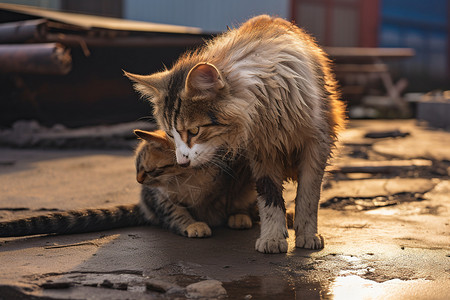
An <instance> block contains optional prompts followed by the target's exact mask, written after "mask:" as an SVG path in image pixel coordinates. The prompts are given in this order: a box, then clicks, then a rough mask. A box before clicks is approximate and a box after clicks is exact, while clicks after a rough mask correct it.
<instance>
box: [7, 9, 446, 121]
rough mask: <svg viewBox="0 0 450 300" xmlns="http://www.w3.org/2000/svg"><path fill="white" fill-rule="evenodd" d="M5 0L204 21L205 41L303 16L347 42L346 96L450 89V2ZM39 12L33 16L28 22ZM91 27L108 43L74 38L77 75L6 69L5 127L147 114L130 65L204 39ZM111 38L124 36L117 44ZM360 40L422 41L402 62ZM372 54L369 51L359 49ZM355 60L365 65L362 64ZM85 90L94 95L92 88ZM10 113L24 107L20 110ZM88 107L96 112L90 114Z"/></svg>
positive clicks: (331, 43) (167, 60) (145, 67)
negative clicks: (249, 23)
mask: <svg viewBox="0 0 450 300" xmlns="http://www.w3.org/2000/svg"><path fill="white" fill-rule="evenodd" d="M0 2H1V3H11V4H21V5H29V6H37V7H41V8H47V9H50V10H57V11H64V12H75V13H81V14H88V15H98V16H105V17H113V18H121V19H127V20H135V21H147V22H153V23H162V24H171V25H181V26H190V27H197V29H198V28H200V29H201V31H202V32H201V33H197V34H196V38H197V39H198V43H201V42H202V39H205V38H206V39H207V38H210V37H211V36H212V35H214V34H216V33H219V32H222V31H225V30H227V27H234V26H238V25H239V24H240V23H242V22H243V21H245V20H246V19H248V18H250V17H252V16H255V15H259V14H270V15H274V16H279V17H282V18H285V19H287V20H293V21H295V22H296V23H297V24H298V25H299V26H301V27H303V28H304V29H305V30H306V31H307V32H309V33H310V34H312V35H313V36H315V38H316V39H317V41H318V42H319V44H320V45H322V46H324V47H326V48H327V50H328V51H329V53H330V54H332V56H333V51H331V49H332V48H334V50H336V49H339V51H337V52H338V53H341V56H340V57H341V58H342V57H344V60H342V59H341V60H340V59H339V56H336V55H334V56H333V57H332V58H333V59H334V60H335V61H336V63H337V65H336V68H335V70H336V74H337V76H338V79H339V81H340V83H341V86H342V91H343V94H344V99H345V100H346V101H348V102H349V104H350V105H355V106H358V105H361V104H362V105H365V104H364V103H365V102H364V101H365V100H371V101H372V102H376V104H378V103H381V102H382V101H385V102H386V103H387V104H388V106H389V104H390V103H392V102H395V101H397V100H396V99H398V98H399V96H400V94H402V95H403V94H404V93H405V92H428V91H430V90H435V89H441V90H448V89H450V46H449V45H450V36H449V32H450V22H449V18H450V0H428V1H423V0H226V1H225V0H96V1H92V0H3V1H1V0H0ZM5 16H6V15H3V17H5ZM8 16H11V14H10V13H9V14H8ZM1 17H2V15H0V23H4V22H11V21H20V20H22V19H21V17H20V18H17V19H15V18H13V19H11V20H10V19H8V18H9V17H5V18H4V19H1ZM30 18H31V19H34V18H35V17H30ZM30 18H28V17H25V19H27V20H28V19H30ZM60 21H64V20H60ZM120 21H123V20H120ZM61 30H62V29H61ZM87 30H88V31H89V29H87ZM56 31H58V30H56ZM100 31H102V30H100ZM113 31H114V30H113ZM56 33H58V32H56ZM62 33H64V32H62ZM91 34H93V36H95V39H96V38H100V40H102V41H103V42H105V43H104V44H103V45H99V44H98V41H97V40H95V39H94V40H92V42H94V43H95V44H89V43H88V44H87V46H88V50H89V51H90V55H86V51H85V50H86V49H83V47H82V46H83V44H82V43H78V44H77V43H75V45H73V43H72V44H70V45H66V46H68V47H70V48H71V55H72V60H73V68H72V70H71V71H70V73H69V74H67V75H64V76H47V77H46V76H37V75H27V74H19V75H17V76H16V75H14V74H0V75H1V76H0V77H1V78H2V82H3V85H0V88H1V89H0V91H1V92H0V97H1V98H3V100H4V101H3V102H2V104H1V105H0V108H1V109H0V111H3V115H2V118H1V119H2V120H1V121H2V124H3V125H5V124H9V123H11V122H12V121H14V120H15V119H17V118H37V119H39V121H41V122H44V123H46V124H53V123H55V122H61V123H64V124H68V125H70V126H80V125H83V124H98V123H102V122H103V123H112V122H117V121H126V120H129V119H131V118H133V117H135V116H136V115H138V114H137V113H136V112H145V113H148V112H147V108H146V107H147V106H146V105H144V104H143V103H142V102H140V103H139V104H137V103H135V102H136V101H135V99H136V94H135V93H134V91H132V88H131V84H130V83H129V82H128V81H127V80H126V79H124V78H123V76H122V73H121V69H126V70H128V71H131V72H135V73H151V72H154V71H157V70H159V69H160V68H161V66H162V65H163V64H165V65H170V64H171V62H172V61H173V60H175V59H176V57H178V56H179V54H181V53H182V52H184V51H185V50H186V49H188V48H192V47H193V46H194V44H193V43H192V42H191V43H189V44H183V43H182V42H178V43H177V44H176V45H175V44H174V43H173V41H172V42H169V40H168V39H163V40H161V39H160V40H158V41H159V42H158V45H157V46H155V45H153V44H152V43H155V40H152V41H150V40H149V39H148V36H147V35H142V36H139V34H140V33H139V34H138V35H137V36H136V40H140V41H146V42H145V43H144V44H145V45H140V46H136V45H135V44H129V43H128V42H126V41H125V42H124V41H122V43H121V44H120V45H119V44H118V39H119V38H120V37H121V34H122V33H121V32H118V31H117V32H116V31H114V32H112V33H111V32H110V33H107V34H105V35H102V34H100V33H99V32H97V33H92V32H90V33H89V34H87V33H86V37H87V38H88V39H89V36H90V35H91ZM155 34H156V35H154V36H153V35H152V36H153V38H154V37H155V36H159V35H161V34H162V35H163V36H166V33H155ZM175 36H176V37H177V38H178V40H179V41H183V38H184V37H186V36H185V35H183V34H182V33H178V34H174V35H172V36H171V37H170V38H169V39H172V38H173V37H175ZM189 38H194V36H189ZM109 39H110V40H111V41H115V42H114V43H112V42H111V41H110V40H109ZM336 47H338V48H336ZM339 47H350V48H351V49H353V51H348V49H350V48H339ZM360 47H363V48H365V49H366V50H367V49H369V48H371V49H373V48H375V49H376V48H377V47H386V48H413V49H414V52H415V56H413V57H409V58H401V59H400V57H401V55H399V56H397V58H395V55H394V57H390V59H389V60H386V61H384V60H383V61H381V60H377V55H376V54H373V53H377V52H376V51H375V52H373V51H365V53H368V52H370V53H372V54H370V55H368V56H366V57H365V60H362V59H361V56H358V55H357V56H352V55H348V53H358V50H361V48H360ZM355 49H356V51H355ZM337 52H336V51H335V52H334V53H337ZM362 52H364V51H359V53H362ZM342 53H344V55H342ZM404 57H407V56H404ZM368 58H369V59H368ZM384 58H387V56H385V57H384ZM368 60H370V62H369V64H368V63H367V62H368ZM355 62H356V63H357V64H358V63H359V65H357V64H356V65H355V64H354V63H355ZM378 62H380V63H378ZM386 64H387V65H386ZM355 66H356V67H357V68H359V69H358V70H357V71H350V72H349V69H352V70H354V68H353V67H355ZM339 67H340V68H339ZM339 70H341V72H340V73H339ZM359 70H363V71H362V72H360V71H359ZM50 85H51V87H50ZM405 87H406V89H405ZM85 90H89V91H91V92H89V93H87V95H86V93H84V91H85ZM68 91H70V92H68ZM67 92H68V93H67ZM61 93H66V95H65V97H63V99H64V101H61V99H60V98H61V96H60V95H61ZM5 99H6V100H8V101H6V100H5ZM79 99H83V105H84V106H82V105H81V104H80V101H79ZM393 99H394V101H393ZM126 101H129V102H128V103H130V104H127V102H126ZM369 102H370V101H369ZM68 103H70V104H71V105H72V106H71V109H67V107H69V106H68V105H69V104H68ZM124 103H125V104H124ZM30 104H31V105H30ZM88 105H89V106H88ZM104 107H108V108H110V109H109V111H108V112H105V111H104ZM387 109H388V110H389V109H390V108H389V107H388V108H387ZM78 111H80V113H78ZM10 112H21V114H20V115H19V114H17V116H16V115H14V114H11V113H10ZM125 112H127V114H125ZM88 113H91V115H92V116H88ZM115 114H117V116H116V115H115ZM125 115H126V117H125ZM6 116H7V117H8V118H6ZM36 116H39V117H36ZM2 124H0V125H2Z"/></svg>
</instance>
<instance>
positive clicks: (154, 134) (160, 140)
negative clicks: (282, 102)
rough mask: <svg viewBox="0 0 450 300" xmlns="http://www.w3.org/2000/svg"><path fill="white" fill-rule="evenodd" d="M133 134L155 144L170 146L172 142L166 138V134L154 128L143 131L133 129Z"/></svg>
mask: <svg viewBox="0 0 450 300" xmlns="http://www.w3.org/2000/svg"><path fill="white" fill-rule="evenodd" d="M134 134H135V135H137V136H138V137H139V138H141V139H143V140H146V141H147V142H149V143H153V144H156V145H158V146H163V147H165V148H171V146H172V143H171V142H170V140H169V139H168V138H167V135H166V133H165V132H164V131H162V130H155V131H145V130H140V129H136V130H134Z"/></svg>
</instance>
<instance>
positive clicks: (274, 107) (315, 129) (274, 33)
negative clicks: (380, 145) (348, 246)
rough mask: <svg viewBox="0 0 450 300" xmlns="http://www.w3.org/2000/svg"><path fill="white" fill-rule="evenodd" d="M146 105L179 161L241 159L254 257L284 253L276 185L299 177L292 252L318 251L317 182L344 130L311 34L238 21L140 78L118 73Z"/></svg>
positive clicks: (269, 22) (273, 23)
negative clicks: (249, 181)
mask: <svg viewBox="0 0 450 300" xmlns="http://www.w3.org/2000/svg"><path fill="white" fill-rule="evenodd" d="M125 75H127V76H128V77H129V78H130V79H131V80H132V81H134V82H135V85H134V86H135V88H136V90H137V91H139V92H140V93H141V94H142V95H143V96H144V97H146V98H148V99H149V100H150V101H152V102H153V107H154V116H155V119H156V120H157V122H158V125H159V127H160V128H161V129H163V130H164V131H166V132H167V134H169V135H170V136H172V138H173V140H174V142H175V145H176V157H177V162H178V164H180V165H182V166H185V167H186V166H192V167H199V166H203V165H205V164H209V163H210V162H211V161H213V160H215V159H216V158H217V156H218V155H219V152H218V151H221V150H222V149H225V150H226V151H227V152H230V153H241V154H243V155H245V156H246V157H247V158H248V161H249V165H250V168H251V172H252V176H253V178H255V181H256V189H257V192H258V207H259V213H260V217H261V235H260V237H259V239H258V240H257V241H256V245H255V248H256V250H258V251H260V252H265V253H279V252H286V251H287V246H288V244H287V241H286V238H287V236H288V231H287V228H286V218H285V214H286V209H285V204H284V200H283V197H282V190H283V186H282V184H283V181H285V180H288V179H293V180H297V181H298V190H297V197H296V200H295V204H296V208H295V220H294V229H295V234H296V246H297V247H302V248H308V249H319V248H322V247H323V246H324V241H323V238H322V237H321V236H320V235H319V234H318V232H317V214H318V203H319V198H320V191H321V184H322V178H323V174H324V169H325V166H326V164H327V160H328V158H329V157H330V155H331V151H332V149H333V147H334V144H335V141H336V138H337V132H338V129H339V128H340V127H342V126H343V125H344V119H345V117H344V105H343V104H342V102H341V101H339V99H338V98H339V93H338V92H337V84H336V81H335V79H334V77H333V75H332V72H331V67H330V62H329V60H328V58H327V56H326V54H325V53H324V52H323V51H322V49H320V48H319V47H318V46H317V45H316V43H315V42H314V40H313V38H311V37H310V36H309V35H308V34H306V33H305V32H304V31H303V30H301V29H300V28H298V27H297V26H295V25H294V24H291V23H289V22H287V21H285V20H283V19H280V18H271V17H269V16H266V15H262V16H258V17H255V18H252V19H250V20H249V21H247V22H245V23H244V24H243V25H242V26H241V27H239V28H237V29H233V30H229V31H228V32H226V33H224V34H223V35H220V36H218V37H216V38H215V39H213V40H211V41H209V42H208V43H207V44H206V45H205V46H204V47H201V48H200V49H198V50H196V51H194V52H189V53H187V54H185V55H184V56H182V57H181V58H180V59H179V60H178V61H177V62H176V63H175V64H174V66H173V67H172V68H171V69H170V70H168V69H166V70H164V71H162V72H159V73H156V74H153V75H148V76H143V75H135V74H130V73H125Z"/></svg>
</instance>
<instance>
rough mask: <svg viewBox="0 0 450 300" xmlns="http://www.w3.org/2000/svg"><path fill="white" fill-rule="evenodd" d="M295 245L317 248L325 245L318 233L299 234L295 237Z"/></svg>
mask: <svg viewBox="0 0 450 300" xmlns="http://www.w3.org/2000/svg"><path fill="white" fill-rule="evenodd" d="M295 246H296V247H297V248H305V249H313V250H317V249H322V248H323V247H324V246H325V241H324V239H323V237H322V236H321V235H320V234H312V235H301V236H297V237H296V238H295Z"/></svg>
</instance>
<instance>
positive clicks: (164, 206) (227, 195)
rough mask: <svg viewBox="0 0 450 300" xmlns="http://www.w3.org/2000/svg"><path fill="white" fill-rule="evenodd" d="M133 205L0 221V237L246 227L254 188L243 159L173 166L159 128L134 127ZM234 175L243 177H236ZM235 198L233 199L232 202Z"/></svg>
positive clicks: (203, 232) (198, 232) (201, 232)
mask: <svg viewBox="0 0 450 300" xmlns="http://www.w3.org/2000/svg"><path fill="white" fill-rule="evenodd" d="M136 134H137V135H138V136H140V137H141V138H142V139H143V141H142V142H141V143H140V144H139V146H138V148H137V150H136V171H137V176H136V179H137V181H138V182H140V183H142V191H141V201H140V203H139V204H135V205H126V206H117V207H113V208H105V209H84V210H73V211H67V212H58V213H51V214H47V215H42V216H37V217H29V218H24V219H19V220H14V221H9V222H0V237H12V236H27V235H36V234H51V233H53V234H71V233H83V232H95V231H101V230H108V229H114V228H123V227H130V226H140V225H161V226H162V227H165V228H169V229H171V230H172V231H174V232H176V233H178V234H180V235H185V236H189V237H206V236H209V235H211V229H210V226H218V225H223V224H225V223H227V222H228V226H229V227H231V228H249V227H251V226H252V219H253V220H254V219H256V217H257V216H256V214H257V212H256V191H255V188H254V183H252V181H251V180H250V177H249V171H248V167H246V164H245V163H244V162H243V161H239V160H237V161H234V162H233V164H234V166H233V168H230V167H229V166H225V165H223V166H222V167H219V166H210V167H205V168H201V169H186V168H182V167H180V166H178V165H176V161H175V155H174V146H173V144H172V142H171V141H170V140H169V139H168V138H167V137H166V135H165V134H164V133H163V132H161V131H157V132H146V131H140V130H136ZM234 172H238V173H240V175H239V178H247V180H245V179H244V180H240V181H236V180H235V178H237V174H235V173H234ZM235 200H239V201H235Z"/></svg>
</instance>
